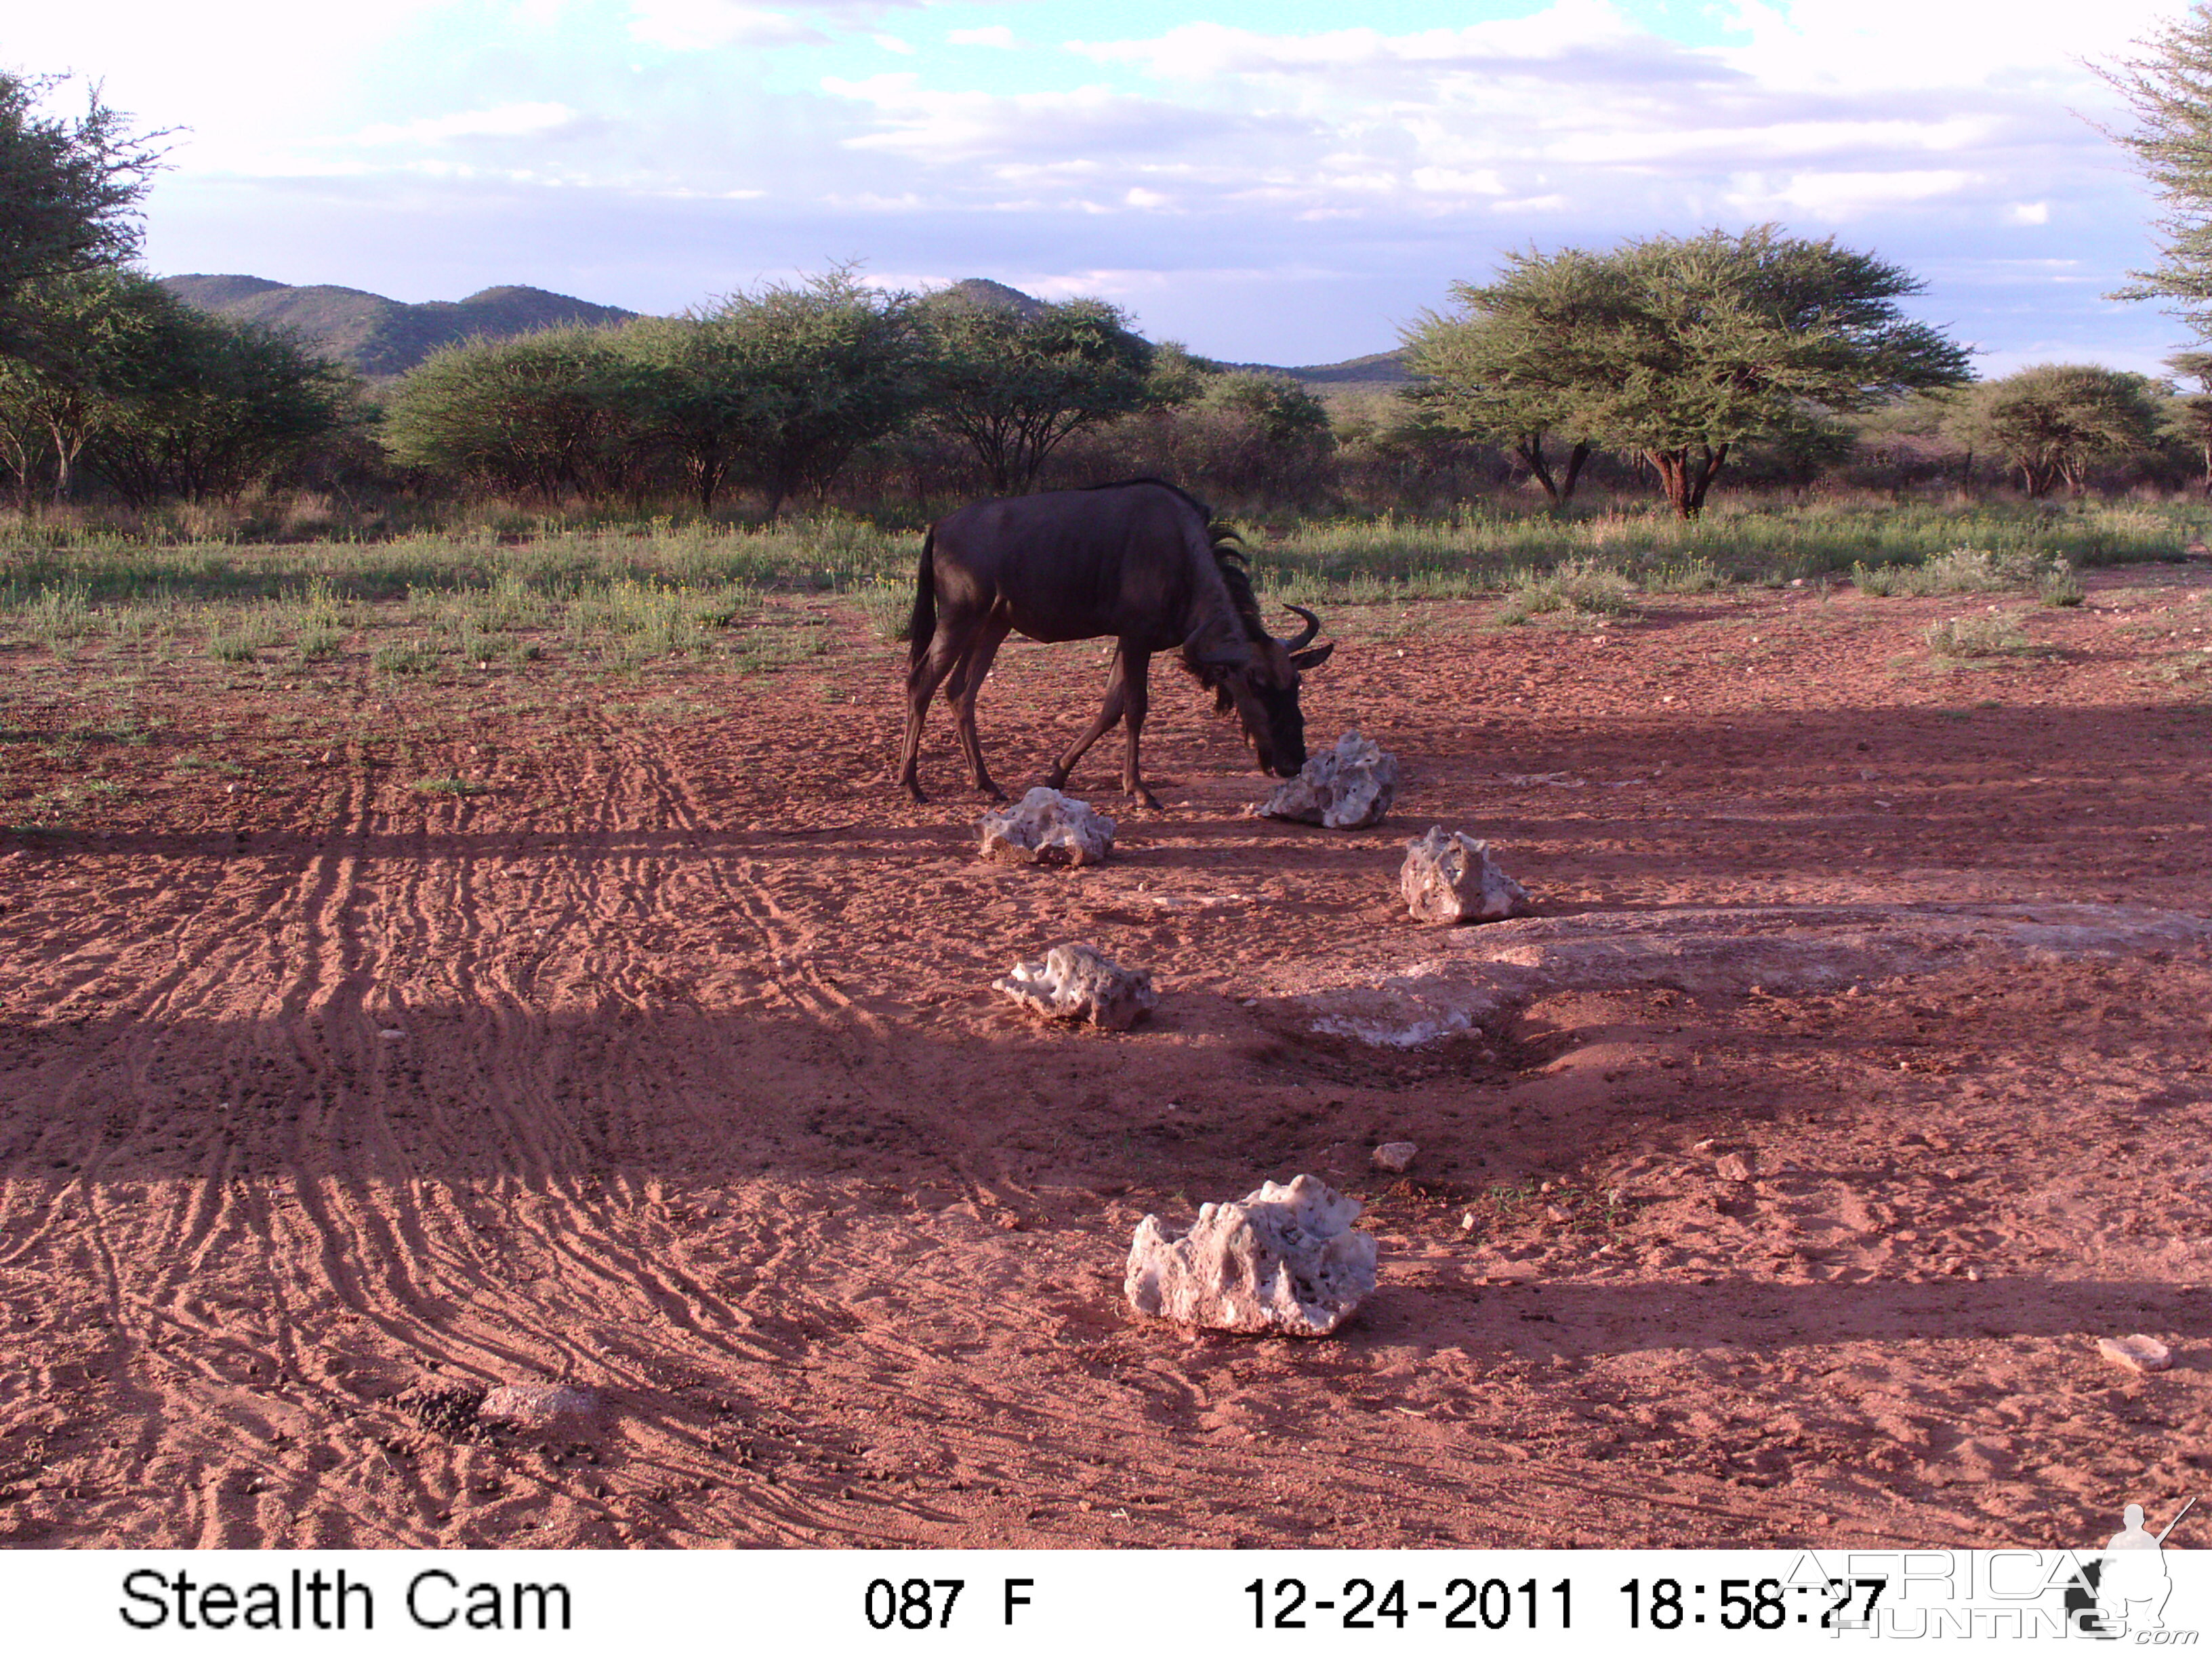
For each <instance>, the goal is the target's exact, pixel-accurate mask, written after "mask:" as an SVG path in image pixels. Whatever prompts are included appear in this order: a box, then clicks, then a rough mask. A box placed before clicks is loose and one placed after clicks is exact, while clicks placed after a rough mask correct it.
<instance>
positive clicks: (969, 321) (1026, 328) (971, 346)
mask: <svg viewBox="0 0 2212 1659" xmlns="http://www.w3.org/2000/svg"><path fill="white" fill-rule="evenodd" d="M921 312H922V314H923V316H924V319H925V320H926V321H927V326H928V329H929V333H930V337H931V340H932V343H933V356H934V363H933V374H932V386H931V389H930V398H929V406H930V411H931V419H932V421H933V422H934V423H935V424H937V425H938V426H939V427H940V428H942V429H943V430H944V431H945V432H946V433H948V434H950V435H952V436H953V437H955V438H957V439H958V440H959V441H961V442H963V443H964V444H966V445H967V446H968V447H969V449H970V450H971V451H972V452H973V453H974V454H975V459H977V460H978V461H979V462H980V463H981V465H982V467H983V470H984V471H985V472H986V473H987V475H988V476H989V478H990V481H991V484H992V487H993V488H994V489H996V490H998V491H999V493H1000V494H1001V495H1009V494H1012V493H1014V492H1015V491H1018V490H1026V489H1029V488H1030V485H1031V484H1033V483H1035V482H1036V475H1037V469H1038V468H1039V467H1041V466H1042V465H1044V462H1045V459H1046V458H1047V457H1048V456H1049V455H1050V454H1051V453H1052V452H1053V451H1054V449H1056V448H1058V447H1059V446H1060V443H1061V442H1062V441H1064V440H1065V439H1066V437H1067V436H1068V435H1069V434H1070V433H1073V432H1076V431H1079V430H1080V429H1081V428H1084V427H1086V426H1092V425H1096V424H1097V423H1098V422H1102V421H1106V420H1109V419H1111V418H1112V417H1113V416H1116V415H1126V414H1130V413H1133V412H1134V411H1135V410H1140V409H1144V408H1146V407H1147V406H1148V405H1149V404H1151V403H1152V401H1153V399H1154V398H1155V396H1156V395H1159V394H1160V393H1161V392H1165V394H1166V395H1169V396H1175V395H1177V394H1178V393H1179V392H1181V391H1182V386H1181V384H1180V382H1179V381H1178V382H1177V383H1176V386H1174V387H1173V388H1168V387H1166V386H1164V385H1163V386H1159V387H1156V386H1155V385H1154V383H1153V381H1152V379H1151V371H1152V361H1153V349H1152V343H1150V342H1149V341H1147V340H1146V339H1145V338H1144V337H1142V336H1141V335H1139V334H1138V333H1137V332H1136V331H1134V330H1133V329H1132V328H1131V327H1130V326H1129V319H1128V318H1127V316H1125V315H1124V314H1123V313H1121V311H1119V310H1118V309H1116V308H1115V307H1113V306H1110V305H1108V304H1107V303H1106V302H1105V301H1103V300H1070V301H1066V303H1064V304H1060V305H1042V306H1038V307H1036V308H1035V310H1034V311H1033V312H1029V313H1024V312H1023V311H1021V310H1018V309H1016V308H1015V307H1012V306H1006V305H1000V304H995V303H992V302H990V301H977V300H975V299H973V298H971V297H969V295H964V294H962V293H960V292H959V291H957V290H950V291H948V292H946V293H945V294H941V295H932V296H931V297H930V298H929V299H928V300H927V301H923V302H922V306H921Z"/></svg>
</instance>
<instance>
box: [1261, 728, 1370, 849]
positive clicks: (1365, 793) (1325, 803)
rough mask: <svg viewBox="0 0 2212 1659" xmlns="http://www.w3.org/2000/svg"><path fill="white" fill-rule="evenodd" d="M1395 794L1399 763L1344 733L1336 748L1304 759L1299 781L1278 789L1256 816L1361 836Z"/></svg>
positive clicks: (1366, 741)
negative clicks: (1355, 831)
mask: <svg viewBox="0 0 2212 1659" xmlns="http://www.w3.org/2000/svg"><path fill="white" fill-rule="evenodd" d="M1397 793H1398V757H1396V756H1395V755H1392V754H1389V753H1386V752H1385V751H1384V750H1383V748H1382V747H1381V746H1380V745H1379V744H1376V743H1375V742H1373V741H1372V740H1371V739H1370V738H1363V737H1361V736H1360V735H1359V733H1358V732H1346V733H1345V734H1344V735H1343V736H1342V737H1340V738H1338V739H1337V740H1336V747H1335V748H1334V749H1331V750H1328V751H1326V752H1325V753H1322V754H1319V755H1311V756H1309V757H1307V758H1306V763H1305V766H1304V769H1302V770H1301V771H1300V772H1299V773H1298V775H1297V776H1296V777H1294V778H1292V779H1291V780H1290V781H1288V782H1285V783H1279V784H1277V785H1276V786H1275V787H1274V788H1273V789H1272V790H1270V791H1269V792H1268V793H1267V799H1265V800H1263V801H1261V803H1260V805H1258V806H1257V807H1256V808H1255V809H1254V810H1255V811H1257V812H1258V813H1259V815H1260V816H1261V817H1263V818H1290V819H1292V820H1294V821H1296V822H1297V823H1319V824H1325V825H1327V826H1328V828H1329V829H1365V828H1366V827H1367V826H1368V825H1369V824H1370V823H1382V821H1383V814H1384V813H1385V812H1388V811H1389V810H1390V803H1391V801H1392V800H1393V799H1395V798H1396V796H1397Z"/></svg>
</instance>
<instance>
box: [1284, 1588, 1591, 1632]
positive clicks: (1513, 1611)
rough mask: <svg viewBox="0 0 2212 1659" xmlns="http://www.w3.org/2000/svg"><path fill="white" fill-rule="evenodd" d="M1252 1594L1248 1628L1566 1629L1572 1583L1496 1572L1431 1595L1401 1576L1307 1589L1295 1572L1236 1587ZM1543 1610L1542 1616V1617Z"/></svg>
mask: <svg viewBox="0 0 2212 1659" xmlns="http://www.w3.org/2000/svg"><path fill="white" fill-rule="evenodd" d="M1244 1593H1245V1594H1246V1595H1249V1596H1250V1597H1251V1598H1252V1628H1253V1629H1255V1630H1306V1629H1309V1628H1310V1627H1312V1626H1324V1627H1328V1628H1331V1629H1335V1630H1403V1629H1405V1628H1406V1625H1407V1621H1408V1620H1412V1621H1413V1622H1414V1623H1416V1624H1420V1623H1423V1622H1426V1621H1429V1620H1434V1621H1436V1622H1437V1623H1439V1624H1441V1626H1443V1628H1444V1629H1445V1630H1539V1629H1550V1630H1570V1629H1571V1628H1573V1624H1574V1619H1573V1613H1574V1599H1573V1595H1574V1592H1573V1587H1572V1586H1571V1584H1569V1583H1568V1582H1567V1581H1566V1580H1565V1579H1564V1578H1562V1579H1561V1580H1559V1583H1556V1584H1553V1586H1552V1587H1551V1588H1550V1589H1546V1590H1541V1591H1540V1590H1539V1589H1537V1585H1536V1581H1535V1580H1534V1579H1533V1578H1530V1579H1526V1580H1524V1581H1522V1583H1518V1584H1513V1583H1507V1582H1506V1581H1505V1580H1504V1579H1503V1578H1453V1579H1448V1580H1447V1581H1445V1583H1444V1587H1443V1590H1442V1591H1441V1592H1439V1593H1437V1594H1436V1595H1420V1594H1419V1592H1418V1591H1415V1592H1408V1591H1407V1589H1406V1581H1405V1580H1404V1579H1402V1578H1387V1579H1374V1578H1347V1579H1346V1580H1345V1581H1344V1583H1343V1585H1342V1587H1341V1588H1340V1589H1335V1590H1334V1591H1333V1592H1332V1591H1331V1590H1330V1589H1328V1586H1326V1585H1315V1586H1312V1587H1311V1588H1309V1587H1308V1585H1307V1583H1306V1581H1305V1580H1304V1579H1303V1578H1278V1579H1276V1580H1275V1581H1274V1583H1272V1584H1270V1583H1268V1582H1267V1580H1266V1579H1264V1578H1255V1579H1254V1580H1253V1581H1252V1582H1251V1583H1249V1584H1247V1585H1245V1586H1244ZM1547 1614H1549V1615H1550V1616H1549V1617H1548V1618H1547Z"/></svg>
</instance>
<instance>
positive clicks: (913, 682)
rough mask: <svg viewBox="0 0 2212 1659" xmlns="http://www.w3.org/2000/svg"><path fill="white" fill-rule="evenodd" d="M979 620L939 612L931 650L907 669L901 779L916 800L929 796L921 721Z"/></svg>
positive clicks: (970, 638) (901, 746)
mask: <svg viewBox="0 0 2212 1659" xmlns="http://www.w3.org/2000/svg"><path fill="white" fill-rule="evenodd" d="M975 628H976V623H975V621H974V620H973V619H966V620H963V619H962V618H959V617H954V616H950V615H946V614H945V613H943V612H940V613H939V616H938V619H937V632H936V633H934V634H933V635H931V636H930V641H929V649H928V650H927V651H926V652H924V653H922V657H921V661H920V662H917V663H916V664H915V665H914V666H913V667H911V668H909V669H908V671H907V676H906V736H905V737H904V738H902V739H901V740H900V743H899V765H898V782H899V786H900V787H902V788H903V789H904V790H905V791H906V793H907V794H908V797H909V798H910V799H914V800H924V799H927V796H925V795H924V794H923V793H921V781H920V780H919V779H918V777H917V776H916V769H917V768H918V766H919V765H920V762H921V723H922V720H923V719H924V718H925V717H926V716H927V714H928V713H929V700H930V699H931V698H932V697H933V696H936V695H937V688H938V685H939V683H940V682H942V681H943V680H944V678H945V676H946V675H947V674H950V673H951V671H953V669H954V668H956V667H957V666H958V665H959V662H960V659H961V658H962V657H963V655H964V654H965V653H966V651H967V648H968V645H969V641H972V640H973V639H974V638H975Z"/></svg>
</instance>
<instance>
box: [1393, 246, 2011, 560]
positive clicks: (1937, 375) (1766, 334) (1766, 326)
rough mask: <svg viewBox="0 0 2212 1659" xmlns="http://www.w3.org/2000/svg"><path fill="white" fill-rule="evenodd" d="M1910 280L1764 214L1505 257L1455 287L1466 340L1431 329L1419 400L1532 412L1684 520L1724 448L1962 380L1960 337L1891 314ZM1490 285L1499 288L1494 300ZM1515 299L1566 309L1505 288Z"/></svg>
mask: <svg viewBox="0 0 2212 1659" xmlns="http://www.w3.org/2000/svg"><path fill="white" fill-rule="evenodd" d="M1922 288H1923V284H1922V283H1919V282H1917V281H1916V280H1915V279H1914V278H1913V277H1911V276H1909V275H1908V274H1907V273H1906V272H1905V271H1904V270H1901V269H1900V268H1899V267H1898V266H1895V265H1893V264H1887V263H1886V262H1885V261H1883V260H1881V259H1878V258H1875V257H1874V256H1873V255H1872V254H1868V253H1860V252H1853V251H1852V250H1850V249H1847V248H1840V247H1838V246H1836V244H1835V241H1834V239H1833V238H1827V239H1824V240H1820V241H1812V240H1805V239H1803V238H1799V237H1790V236H1784V235H1783V234H1781V232H1780V231H1779V230H1778V228H1776V227H1775V226H1772V225H1759V226H1754V227H1753V228H1751V229H1749V230H1747V231H1745V232H1743V233H1742V234H1740V235H1730V234H1728V233H1726V232H1724V231H1717V230H1714V231H1707V232H1705V234H1703V235H1699V236H1692V237H1679V236H1653V237H1647V238H1644V239H1643V240H1637V241H1631V242H1626V243H1624V244H1622V245H1621V246H1620V247H1618V248H1616V249H1614V250H1613V252H1609V253H1589V252H1583V251H1581V250H1576V249H1570V250H1567V251H1565V252H1561V253H1556V254H1540V253H1534V252H1529V253H1522V254H1515V255H1513V256H1511V257H1510V258H1509V259H1508V261H1507V264H1506V270H1505V272H1504V276H1503V278H1502V280H1501V282H1500V283H1498V284H1496V285H1494V286H1493V289H1469V288H1466V287H1465V286H1464V285H1463V286H1462V290H1461V293H1460V297H1461V301H1462V317H1461V318H1460V319H1458V320H1459V321H1460V322H1461V323H1462V324H1469V325H1473V327H1472V333H1473V336H1474V339H1475V345H1476V347H1478V348H1479V349H1476V350H1474V355H1472V356H1470V357H1469V358H1468V368H1467V369H1466V370H1465V371H1464V373H1463V374H1459V373H1455V372H1454V370H1453V368H1452V363H1451V361H1450V356H1449V347H1450V346H1451V345H1452V344H1453V343H1454V341H1455V337H1454V336H1452V334H1451V333H1450V331H1449V328H1447V329H1444V330H1440V331H1438V335H1437V348H1438V350H1437V356H1436V357H1435V358H1434V360H1433V361H1434V362H1435V363H1436V367H1437V369H1438V370H1441V371H1443V372H1439V373H1436V374H1432V377H1431V383H1430V385H1429V386H1428V387H1425V388H1420V389H1417V392H1416V396H1417V397H1420V396H1425V397H1427V398H1433V399H1443V400H1446V401H1447V403H1448V402H1449V399H1450V398H1453V397H1455V396H1456V397H1460V398H1463V399H1464V402H1463V404H1462V405H1461V406H1462V408H1464V409H1466V410H1469V411H1470V416H1469V418H1474V417H1475V416H1480V415H1481V414H1482V412H1483V411H1485V410H1488V411H1491V413H1492V416H1493V417H1504V418H1506V425H1507V426H1508V427H1510V425H1512V424H1515V423H1516V422H1517V423H1519V424H1521V425H1522V426H1524V427H1530V426H1534V425H1535V424H1536V423H1537V422H1541V429H1559V430H1560V431H1562V432H1563V433H1567V434H1572V435H1577V437H1578V438H1579V437H1580V436H1581V435H1587V437H1588V440H1589V441H1597V442H1601V443H1603V444H1604V445H1606V446H1607V447H1610V448H1614V449H1620V450H1624V451H1627V452H1630V453H1635V454H1637V455H1639V456H1640V457H1642V458H1643V459H1644V460H1645V461H1646V462H1648V463H1649V464H1650V466H1651V468H1652V470H1653V471H1655V472H1656V474H1657V475H1658V478H1659V486H1660V489H1661V491H1662V493H1663V494H1664V495H1665V496H1666V498H1667V500H1668V503H1669V504H1670V505H1671V506H1673V507H1674V510H1675V512H1676V513H1678V514H1680V516H1681V517H1682V518H1684V519H1691V518H1695V517H1696V516H1697V515H1698V514H1699V513H1700V512H1702V511H1703V510H1704V508H1705V496H1706V493H1707V491H1708V490H1710V489H1711V487H1712V483H1713V481H1714V479H1715V478H1717V477H1718V476H1719V474H1720V471H1721V469H1722V468H1723V466H1725V465H1727V463H1728V459H1729V452H1730V450H1731V449H1732V448H1733V447H1735V446H1736V445H1738V444H1741V443H1743V442H1745V441H1749V440H1752V439H1761V438H1763V439H1766V440H1769V441H1784V440H1788V439H1790V438H1791V437H1793V435H1804V434H1806V433H1808V431H1810V430H1811V429H1813V428H1816V427H1817V426H1819V425H1820V423H1821V422H1823V421H1824V420H1825V419H1826V417H1828V416H1834V415H1839V414H1844V413H1848V412H1850V411H1852V410H1859V409H1864V408H1867V407H1869V405H1871V404H1875V403H1878V402H1880V401H1881V400H1882V399H1885V398H1890V397H1893V396H1895V395H1896V394H1898V393H1899V392H1907V391H1913V390H1921V389H1929V388H1933V387H1937V386H1954V385H1957V384H1959V383H1960V382H1961V381H1963V380H1965V379H1966V362H1967V358H1966V351H1965V350H1964V349H1962V348H1961V347H1960V346H1958V345H1956V344H1954V343H1952V342H1951V341H1949V340H1948V339H1946V338H1945V337H1943V336H1942V333H1941V332H1940V331H1938V330H1936V329H1934V328H1931V327H1929V325H1926V324H1924V323H1916V322H1911V321H1910V320H1908V319H1906V318H1905V316H1904V315H1903V314H1902V313H1900V312H1899V310H1898V307H1897V301H1898V300H1899V299H1900V298H1902V297H1904V296H1905V295H1911V294H1917V293H1918V292H1920V291H1921V289H1922ZM1494 290H1503V291H1504V296H1507V297H1500V298H1498V299H1497V300H1495V301H1492V299H1491V297H1490V296H1491V295H1492V293H1493V291H1494ZM1522 292H1529V293H1537V294H1550V295H1555V296H1571V298H1572V303H1571V304H1569V303H1567V302H1566V301H1565V298H1560V299H1559V301H1558V302H1557V303H1554V304H1553V305H1550V306H1547V307H1537V306H1534V305H1523V304H1522V303H1521V302H1520V301H1518V300H1517V299H1516V298H1511V297H1510V296H1512V295H1518V294H1520V293H1522ZM1493 317H1496V318H1502V319H1504V321H1502V322H1495V323H1493V322H1492V321H1491V320H1490V319H1492V318H1493ZM1486 330H1489V331H1492V332H1491V337H1490V338H1489V339H1488V340H1487V341H1485V340H1484V339H1483V335H1484V333H1485V331H1486ZM1458 338H1460V339H1464V338H1465V336H1461V337H1458ZM1524 366H1525V367H1524ZM1501 374H1502V375H1503V376H1504V378H1501ZM1523 459H1528V457H1527V456H1526V455H1525V454H1524V456H1523Z"/></svg>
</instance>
